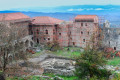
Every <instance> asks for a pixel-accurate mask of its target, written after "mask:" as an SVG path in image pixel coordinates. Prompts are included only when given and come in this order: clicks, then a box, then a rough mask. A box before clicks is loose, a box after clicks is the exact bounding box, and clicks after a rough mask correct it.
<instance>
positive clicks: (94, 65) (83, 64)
mask: <svg viewBox="0 0 120 80" xmlns="http://www.w3.org/2000/svg"><path fill="white" fill-rule="evenodd" d="M103 54H104V53H103V52H101V51H98V50H96V49H91V48H90V47H89V46H88V47H87V48H86V49H85V51H84V52H83V53H82V54H81V55H80V56H79V57H77V58H76V72H75V75H76V76H78V77H79V79H81V78H82V79H83V78H93V77H94V76H96V77H97V78H106V80H107V79H108V78H109V76H110V75H111V72H109V71H107V70H106V69H105V68H104V65H105V64H106V60H105V59H104V58H103Z"/></svg>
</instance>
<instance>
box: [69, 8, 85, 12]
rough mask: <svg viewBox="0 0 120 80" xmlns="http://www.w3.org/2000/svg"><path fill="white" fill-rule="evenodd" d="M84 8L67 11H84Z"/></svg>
mask: <svg viewBox="0 0 120 80" xmlns="http://www.w3.org/2000/svg"><path fill="white" fill-rule="evenodd" d="M83 10H84V9H82V8H79V9H68V10H67V11H83Z"/></svg>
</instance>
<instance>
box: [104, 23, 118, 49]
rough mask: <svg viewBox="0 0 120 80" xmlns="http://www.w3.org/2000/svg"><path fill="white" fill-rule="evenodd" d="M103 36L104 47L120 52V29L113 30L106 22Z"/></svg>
mask: <svg viewBox="0 0 120 80" xmlns="http://www.w3.org/2000/svg"><path fill="white" fill-rule="evenodd" d="M103 36H104V38H103V47H109V48H113V49H114V50H116V51H120V28H111V27H110V23H109V22H108V21H105V23H104V26H103Z"/></svg>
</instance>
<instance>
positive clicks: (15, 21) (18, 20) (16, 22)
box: [0, 13, 33, 46]
mask: <svg viewBox="0 0 120 80" xmlns="http://www.w3.org/2000/svg"><path fill="white" fill-rule="evenodd" d="M31 21H32V20H31V18H30V17H28V16H26V15H24V14H22V13H1V14H0V23H4V24H6V25H7V26H8V27H11V28H13V29H14V27H17V31H16V32H17V33H16V34H18V35H19V39H21V41H23V42H25V43H26V45H27V44H28V45H29V46H31V45H30V43H33V41H32V39H31V36H30V35H29V30H28V28H29V24H30V22H31Z"/></svg>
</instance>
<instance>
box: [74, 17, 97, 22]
mask: <svg viewBox="0 0 120 80" xmlns="http://www.w3.org/2000/svg"><path fill="white" fill-rule="evenodd" d="M82 19H84V20H94V22H97V23H98V16H97V15H77V16H76V17H75V20H82Z"/></svg>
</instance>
